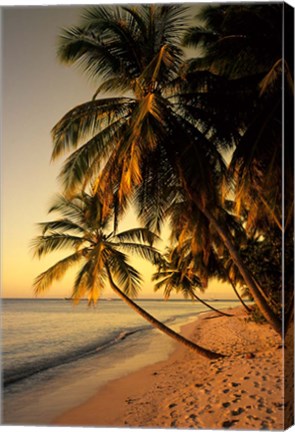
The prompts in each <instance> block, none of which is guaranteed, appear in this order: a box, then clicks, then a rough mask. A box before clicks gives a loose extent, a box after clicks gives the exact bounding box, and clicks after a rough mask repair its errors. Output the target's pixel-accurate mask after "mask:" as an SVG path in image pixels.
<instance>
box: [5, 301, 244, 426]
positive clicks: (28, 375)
mask: <svg viewBox="0 0 295 432" xmlns="http://www.w3.org/2000/svg"><path fill="white" fill-rule="evenodd" d="M138 304H139V305H140V306H141V307H143V308H144V309H145V310H147V311H148V312H149V313H151V314H152V315H153V316H154V317H155V318H157V319H159V320H160V321H162V322H164V323H166V325H168V326H169V327H171V328H172V329H175V330H179V328H180V326H181V325H182V324H184V323H186V322H188V321H189V320H192V319H196V318H197V316H198V314H199V313H200V312H204V311H208V309H206V308H205V307H204V306H203V305H200V304H198V303H196V302H190V301H183V300H169V302H164V301H162V300H139V301H138ZM235 305H236V302H234V301H230V302H229V301H218V302H215V303H214V306H216V307H217V308H226V307H229V306H235ZM1 345H2V362H1V363H2V388H3V392H2V423H4V424H23V425H26V424H32V425H33V424H39V425H40V424H43V425H46V424H49V423H50V422H52V421H53V420H54V418H56V417H57V416H58V415H60V414H61V413H63V412H65V411H66V410H68V409H71V408H73V407H74V406H76V405H79V404H81V403H83V402H85V401H86V400H87V399H89V398H90V397H91V396H92V395H93V394H95V392H96V391H97V390H98V389H99V388H100V387H102V386H103V385H104V384H106V383H107V382H108V381H110V380H113V379H116V378H119V377H122V376H124V375H126V374H128V373H130V372H133V371H134V370H137V369H140V368H142V367H144V366H147V365H148V364H152V363H155V362H158V361H161V360H164V359H165V358H167V357H168V356H169V354H170V353H171V352H172V351H173V350H174V348H175V342H173V340H172V339H170V338H169V337H167V336H166V335H163V334H162V333H160V332H159V331H158V330H155V329H153V328H152V327H151V326H150V325H149V324H148V323H147V322H146V321H145V320H144V319H143V318H142V317H140V316H139V315H138V314H136V313H135V312H134V311H133V310H131V309H130V308H129V307H128V306H127V305H126V304H125V303H123V302H122V301H120V300H112V301H106V300H105V301H100V302H99V303H98V304H97V306H96V307H95V308H89V307H88V306H87V303H86V302H83V301H82V302H81V303H80V304H79V305H78V306H73V304H72V302H70V301H67V300H49V299H46V300H41V299H33V300H31V299H9V300H8V299H5V300H2V344H1Z"/></svg>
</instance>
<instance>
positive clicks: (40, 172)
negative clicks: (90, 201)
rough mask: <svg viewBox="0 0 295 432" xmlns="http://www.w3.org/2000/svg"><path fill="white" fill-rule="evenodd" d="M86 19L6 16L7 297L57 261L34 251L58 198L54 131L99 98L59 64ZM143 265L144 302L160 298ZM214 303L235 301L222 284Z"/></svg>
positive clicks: (59, 13) (72, 10) (54, 12)
mask: <svg viewBox="0 0 295 432" xmlns="http://www.w3.org/2000/svg"><path fill="white" fill-rule="evenodd" d="M81 11H82V9H81V8H80V7H77V6H63V7H56V6H50V7H44V6H43V7H42V6H37V7H10V8H7V7H6V8H3V9H2V46H3V49H2V113H3V114H2V158H1V159H2V203H1V204H2V206H1V207H2V214H1V216H2V218H1V220H2V236H1V237H2V244H1V246H2V254H1V256H2V284H1V285H2V297H32V296H33V290H32V282H33V280H34V278H35V277H36V276H37V275H38V274H39V273H40V272H42V271H44V270H45V269H47V268H48V267H49V266H50V265H52V264H53V263H54V262H55V261H56V259H57V257H58V255H55V256H53V255H52V256H49V257H47V258H45V259H42V260H41V261H38V260H37V259H34V260H33V258H32V254H31V252H30V250H29V245H30V241H31V239H32V238H33V237H34V236H36V235H37V234H38V230H37V228H36V223H37V222H41V221H44V220H46V219H47V220H48V217H47V209H48V205H49V203H50V202H51V200H52V197H53V196H54V194H55V193H57V192H58V191H59V185H58V182H57V180H56V178H57V175H58V173H59V170H60V166H61V162H62V161H61V162H59V163H54V164H51V163H50V156H51V148H52V144H51V138H50V130H51V129H52V127H53V126H54V125H55V123H56V122H57V121H58V120H59V119H60V118H61V117H62V116H63V115H64V114H65V113H66V112H67V111H69V110H70V109H71V108H73V107H74V106H75V105H78V104H80V103H83V102H86V101H87V100H90V99H91V98H92V95H93V93H94V92H95V90H96V86H95V85H94V83H91V82H89V81H88V80H87V78H86V77H85V75H83V74H82V73H81V72H80V71H78V70H76V69H74V68H71V67H66V66H64V65H61V64H60V63H59V62H58V61H57V59H56V38H57V35H58V33H59V31H60V29H61V28H62V27H67V26H69V25H73V24H76V23H77V21H78V19H79V16H80V14H81ZM130 222H131V226H132V225H133V226H134V223H135V220H134V215H133V214H132V211H131V212H130V213H129V215H128V217H127V218H126V219H125V221H124V226H123V227H127V226H128V225H130ZM136 262H137V263H138V264H139V266H140V267H139V270H140V271H141V272H142V273H143V274H144V276H145V282H144V284H143V290H142V296H143V297H151V296H154V294H153V289H152V285H151V283H150V282H149V275H150V274H151V272H152V268H151V266H150V265H144V264H143V261H136ZM71 276H72V275H69V277H66V278H65V279H64V280H63V281H62V282H60V283H56V284H54V286H53V287H52V288H51V289H50V291H48V292H47V293H46V297H65V296H69V295H70V293H71V280H72V278H71ZM106 295H108V293H106ZM215 295H216V296H217V297H218V298H228V297H230V298H231V297H232V293H231V291H230V289H229V288H228V287H224V286H222V285H220V284H218V283H217V282H214V283H212V284H211V286H210V287H209V289H208V291H207V292H206V294H205V297H213V296H215ZM157 296H158V297H162V293H159V294H158V295H157Z"/></svg>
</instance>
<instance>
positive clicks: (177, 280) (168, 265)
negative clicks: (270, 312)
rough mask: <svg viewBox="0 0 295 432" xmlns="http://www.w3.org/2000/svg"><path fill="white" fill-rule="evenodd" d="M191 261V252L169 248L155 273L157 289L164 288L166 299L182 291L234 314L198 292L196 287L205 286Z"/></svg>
mask: <svg viewBox="0 0 295 432" xmlns="http://www.w3.org/2000/svg"><path fill="white" fill-rule="evenodd" d="M191 261H192V256H190V254H189V255H186V256H183V253H182V252H181V251H180V250H179V248H178V247H176V248H174V249H168V250H167V252H166V254H165V255H164V257H163V259H162V260H161V262H160V264H159V265H158V271H157V272H156V273H154V275H153V280H155V281H158V282H157V283H156V284H155V291H158V290H159V289H162V288H164V295H165V299H166V300H167V299H169V298H170V295H171V292H172V291H176V292H177V293H178V292H181V294H182V295H183V297H184V298H186V299H187V298H191V299H195V300H197V301H199V302H200V303H202V304H203V305H204V306H206V307H207V308H209V309H211V310H213V311H214V312H217V313H218V314H220V315H224V316H232V315H231V314H228V313H226V312H222V311H220V310H218V309H216V308H215V307H213V306H211V305H210V304H208V303H207V302H206V301H204V300H202V299H201V298H200V297H199V296H198V295H197V294H196V288H198V289H199V290H200V291H201V292H204V289H205V288H204V286H203V285H202V281H201V279H200V278H199V277H198V276H197V274H196V273H195V271H194V270H193V269H192V268H191V266H190V265H191Z"/></svg>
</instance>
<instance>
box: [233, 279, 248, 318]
mask: <svg viewBox="0 0 295 432" xmlns="http://www.w3.org/2000/svg"><path fill="white" fill-rule="evenodd" d="M228 280H229V283H230V284H231V286H232V288H233V290H234V292H235V294H236V296H237V297H238V299H239V300H240V302H241V303H242V305H243V306H244V308H245V309H246V311H247V313H250V312H251V309H250V308H249V306H247V305H246V303H245V302H244V300H243V299H242V297H241V296H240V294H239V292H238V290H237V288H236V286H235V284H234V283H233V281H232V280H231V278H230V277H228Z"/></svg>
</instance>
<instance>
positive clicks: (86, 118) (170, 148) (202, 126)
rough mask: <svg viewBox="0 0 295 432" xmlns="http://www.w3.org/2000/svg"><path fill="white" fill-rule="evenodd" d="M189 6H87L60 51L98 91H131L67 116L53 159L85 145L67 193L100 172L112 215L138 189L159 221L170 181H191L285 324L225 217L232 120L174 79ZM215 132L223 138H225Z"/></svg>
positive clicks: (99, 189) (195, 198)
mask: <svg viewBox="0 0 295 432" xmlns="http://www.w3.org/2000/svg"><path fill="white" fill-rule="evenodd" d="M183 13H184V9H183V8H182V7H180V6H178V5H169V6H163V5H158V6H155V5H148V6H143V5H141V6H137V7H121V8H116V7H112V8H102V7H96V8H92V9H90V10H89V11H88V12H86V13H85V16H84V21H83V22H82V25H81V26H80V27H74V28H71V29H69V30H67V31H65V32H64V33H63V35H62V38H61V42H60V49H59V55H60V58H61V59H62V60H63V61H65V62H68V63H72V64H79V65H82V67H83V68H84V70H86V71H87V72H89V73H90V74H91V76H92V77H95V78H100V79H101V80H102V83H101V85H100V86H99V88H98V90H97V92H96V95H95V97H96V96H97V95H98V94H100V93H101V92H110V91H113V92H114V91H117V92H118V91H122V92H124V93H123V94H124V96H122V97H110V98H103V99H98V100H95V99H94V100H92V101H90V102H87V103H85V104H83V105H81V106H79V107H76V108H74V109H73V110H71V111H70V112H69V113H68V114H66V115H65V116H64V117H63V118H62V119H61V121H60V122H59V123H58V124H57V125H56V126H55V127H54V129H53V141H54V150H53V158H56V157H58V156H59V155H61V154H62V153H63V152H64V151H68V150H71V149H76V147H78V146H80V147H79V148H78V149H77V150H75V151H74V152H73V153H72V154H71V155H70V156H69V158H68V159H67V160H66V162H65V165H64V168H63V170H62V172H61V178H62V180H63V183H64V186H65V189H66V191H67V193H73V192H74V191H75V188H77V187H81V185H85V184H86V183H87V182H88V181H89V180H90V179H92V178H96V183H95V191H96V193H97V194H98V196H99V197H100V199H101V201H102V202H103V214H108V212H109V211H110V208H112V207H115V209H116V214H117V215H118V214H120V213H122V212H123V211H124V209H125V208H126V206H127V204H128V203H129V202H130V200H131V199H132V197H133V196H134V193H135V191H137V196H140V197H141V204H142V203H144V202H145V201H147V200H153V206H154V208H157V209H158V211H157V213H158V215H159V218H158V223H159V224H160V223H161V221H162V218H163V212H162V211H161V210H159V208H160V206H162V204H163V201H165V198H167V197H165V195H164V193H163V192H161V191H160V190H161V187H162V186H163V190H165V189H166V187H168V185H169V184H172V185H173V186H175V187H176V189H177V188H178V187H179V186H180V187H181V188H183V189H184V190H185V193H186V194H187V195H188V197H189V199H190V200H191V201H192V202H193V203H194V205H195V206H196V207H197V208H198V209H199V211H200V212H202V214H203V215H204V216H205V218H206V219H207V220H208V221H209V223H210V224H211V225H212V226H214V229H215V230H216V232H217V233H218V235H219V236H220V238H221V239H222V241H223V242H224V244H225V245H226V247H227V248H228V250H229V252H230V254H231V256H232V257H233V259H234V261H235V263H236V265H237V266H238V268H239V271H240V273H241V275H242V277H243V278H244V280H245V282H246V283H247V285H248V286H249V289H250V290H251V292H252V295H253V297H254V299H255V301H256V302H257V304H258V305H259V307H260V308H261V310H262V311H263V314H264V315H265V317H266V318H267V320H268V321H269V322H270V323H271V324H272V325H273V327H274V328H275V329H276V330H277V331H279V332H280V331H281V322H280V321H279V320H278V318H277V317H276V316H275V314H274V313H273V311H272V310H271V308H270V307H269V305H268V304H267V301H266V300H265V298H264V297H263V296H261V293H260V291H259V290H258V289H257V286H256V284H255V282H254V281H253V278H252V276H251V273H250V272H249V270H248V269H247V268H246V267H245V265H244V263H243V262H242V261H241V259H240V256H239V253H238V249H237V246H236V245H235V242H234V239H233V238H232V235H231V233H230V232H229V230H228V229H227V228H226V226H225V225H224V224H223V223H224V218H223V212H222V207H221V203H220V196H219V195H220V193H219V188H220V180H221V178H222V176H223V173H224V171H225V168H226V166H225V164H224V161H223V158H222V156H221V154H220V151H219V150H220V146H222V145H223V146H225V147H228V145H229V144H228V140H229V134H228V130H229V129H228V128H227V127H226V128H224V129H225V130H226V134H225V136H223V128H222V127H221V126H222V125H220V123H218V122H217V123H216V124H215V123H214V115H213V114H210V110H207V116H205V115H201V114H200V116H199V118H198V119H196V117H195V115H192V114H191V115H188V113H189V110H187V109H184V108H183V106H184V104H183V101H180V99H179V97H178V96H179V95H178V93H177V91H178V89H179V86H178V85H174V84H175V83H174V81H175V79H176V78H177V74H178V71H179V67H180V64H181V61H182V51H181V48H180V38H181V35H182V32H183V28H184V20H183ZM176 84H177V79H176ZM206 89H208V86H207V81H206V80H203V81H201V82H200V86H199V89H197V90H196V91H195V93H196V94H197V95H198V97H199V99H201V98H202V95H204V94H205V95H206ZM175 91H176V93H175ZM187 96H188V95H187ZM186 105H189V101H188V102H187V104H186ZM203 105H204V104H203ZM199 111H200V113H202V109H200V110H199ZM205 112H206V111H205ZM211 120H212V121H211ZM223 126H224V125H223ZM89 137H90V138H89ZM212 137H215V138H217V137H219V141H218V142H219V143H220V146H217V145H216V144H215V142H216V141H214V142H213V140H212V139H211V138H212ZM180 143H182V144H183V145H181V144H180ZM158 168H159V170H158ZM138 191H139V192H138ZM150 194H154V195H153V198H150V196H149V195H150Z"/></svg>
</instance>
